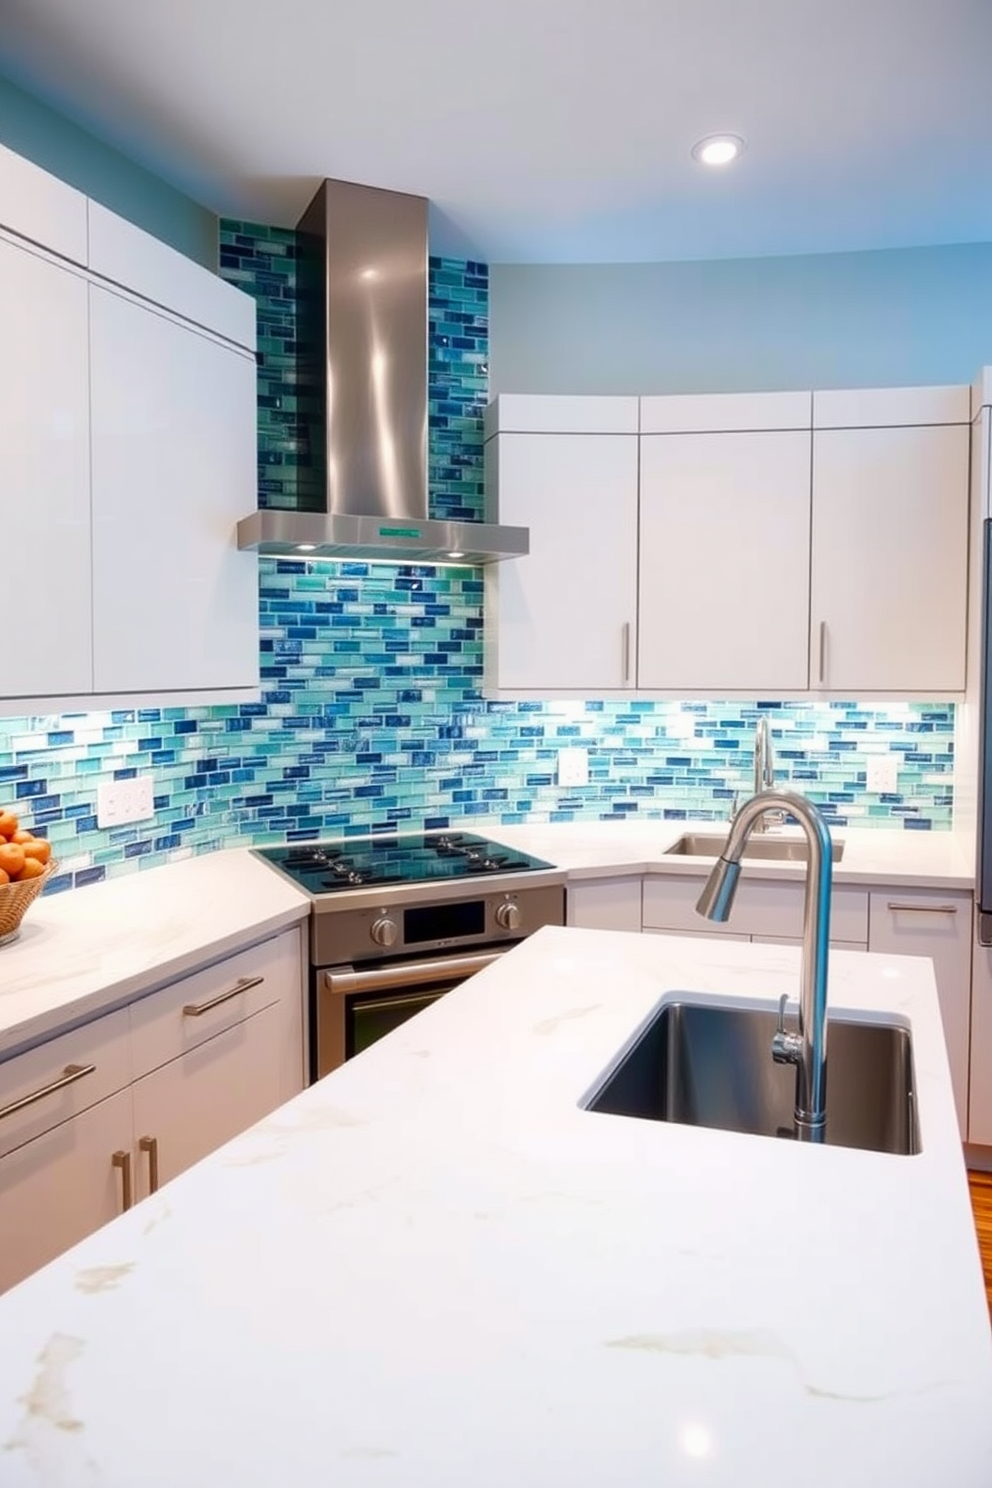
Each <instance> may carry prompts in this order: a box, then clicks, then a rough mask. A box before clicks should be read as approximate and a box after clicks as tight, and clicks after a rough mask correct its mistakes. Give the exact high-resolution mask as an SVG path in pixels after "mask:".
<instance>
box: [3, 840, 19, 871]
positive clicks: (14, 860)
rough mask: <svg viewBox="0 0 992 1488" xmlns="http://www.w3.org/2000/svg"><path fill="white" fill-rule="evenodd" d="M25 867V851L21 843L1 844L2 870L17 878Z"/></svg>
mask: <svg viewBox="0 0 992 1488" xmlns="http://www.w3.org/2000/svg"><path fill="white" fill-rule="evenodd" d="M23 867H24V849H23V847H22V846H21V844H20V843H19V842H0V868H2V869H3V871H4V873H6V874H7V875H8V877H10V878H16V877H17V875H18V874H19V873H20V871H21V869H22V868H23Z"/></svg>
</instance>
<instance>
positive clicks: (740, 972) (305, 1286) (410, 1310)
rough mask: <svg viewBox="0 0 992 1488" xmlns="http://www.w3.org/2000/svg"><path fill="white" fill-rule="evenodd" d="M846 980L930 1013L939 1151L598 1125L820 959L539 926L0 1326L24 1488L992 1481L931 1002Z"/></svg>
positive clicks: (989, 1340)
mask: <svg viewBox="0 0 992 1488" xmlns="http://www.w3.org/2000/svg"><path fill="white" fill-rule="evenodd" d="M837 961H838V964H839V966H841V968H842V970H843V973H844V974H843V977H842V979H840V980H839V981H838V985H837V986H836V987H835V988H834V1007H835V1010H836V1011H837V1012H842V1013H843V1014H844V1015H845V1016H861V1017H867V1016H875V1017H877V1016H884V1017H892V1016H900V1017H903V1018H905V1019H906V1021H907V1022H908V1025H909V1027H910V1030H911V1033H912V1037H913V1040H914V1048H915V1053H916V1058H917V1083H918V1096H919V1120H920V1130H921V1135H922V1148H923V1150H922V1151H921V1152H920V1153H919V1154H918V1155H917V1156H915V1157H913V1158H911V1159H903V1158H893V1157H890V1156H887V1155H885V1154H877V1153H872V1152H856V1151H851V1150H849V1149H842V1148H836V1147H810V1146H807V1145H806V1144H801V1143H793V1142H774V1141H768V1140H766V1139H761V1138H749V1137H746V1136H740V1135H738V1134H734V1133H726V1132H720V1131H710V1130H701V1129H695V1128H690V1127H681V1126H677V1125H674V1124H668V1123H658V1122H651V1121H643V1120H628V1119H626V1118H609V1119H603V1120H598V1119H593V1118H591V1117H590V1115H589V1113H588V1112H585V1111H583V1110H581V1109H580V1106H579V1101H580V1098H581V1096H582V1093H583V1091H584V1090H585V1089H587V1088H588V1086H589V1083H590V1081H591V1080H592V1079H593V1078H594V1077H595V1076H596V1074H597V1073H598V1072H599V1071H601V1070H602V1069H603V1068H604V1067H605V1066H606V1065H607V1064H608V1063H609V1061H610V1060H611V1059H612V1058H613V1057H614V1056H615V1054H616V1053H617V1051H618V1050H619V1049H620V1048H621V1047H622V1046H623V1045H624V1043H625V1042H626V1041H629V1039H630V1038H631V1036H632V1033H633V1031H634V1030H635V1029H636V1028H637V1027H638V1026H639V1025H640V1024H641V1023H642V1022H643V1021H644V1019H645V1018H646V1017H647V1015H648V1014H649V1012H650V1011H651V1009H652V1008H653V1007H655V1006H656V1005H657V1003H658V1001H659V999H660V998H664V997H666V996H672V995H674V994H675V992H676V990H679V989H688V990H690V991H691V992H692V995H693V996H696V997H700V998H714V997H722V998H724V999H726V998H728V997H730V998H735V999H743V1000H746V1001H748V1002H749V1003H751V1004H754V1005H760V1006H770V1007H774V1005H775V1002H776V999H777V997H778V996H779V995H780V993H781V992H783V991H784V992H786V993H788V994H789V995H792V996H794V995H795V992H796V984H797V975H798V960H797V957H796V955H795V953H794V951H793V950H792V949H791V948H788V947H780V946H765V945H738V944H732V943H726V944H723V943H717V944H714V943H711V942H706V941H700V940H695V939H693V938H691V937H685V938H682V937H680V938H673V937H668V936H663V935H657V936H648V935H637V934H626V933H620V932H615V931H589V930H576V929H566V928H554V929H544V930H541V931H539V932H538V933H537V934H536V935H534V936H532V937H530V938H529V939H528V940H527V941H525V942H524V943H523V944H522V945H520V946H518V947H517V948H515V949H514V950H513V951H511V952H510V953H509V954H508V955H506V956H504V957H503V958H501V959H500V960H499V961H498V962H496V963H494V964H493V965H491V966H489V967H487V968H486V970H485V971H483V972H481V973H480V974H479V975H478V976H476V977H474V978H472V979H471V980H470V981H469V982H466V983H464V984H463V985H462V986H461V987H459V988H458V989H456V990H455V991H454V992H452V993H451V994H450V995H449V996H448V997H446V998H445V999H443V1001H442V1002H440V1003H438V1004H436V1005H435V1006H434V1007H433V1008H431V1009H429V1010H428V1012H427V1013H425V1014H422V1015H420V1016H419V1017H418V1018H417V1019H416V1020H414V1021H413V1022H411V1023H408V1024H406V1025H404V1026H403V1027H401V1028H399V1029H397V1030H396V1031H395V1032H394V1033H393V1034H391V1035H390V1036H388V1037H387V1038H386V1039H384V1040H382V1041H380V1042H379V1043H377V1044H376V1045H374V1046H373V1047H372V1048H371V1049H369V1050H367V1051H366V1052H365V1053H363V1054H362V1055H360V1056H359V1057H358V1058H356V1059H354V1060H352V1061H350V1062H349V1063H348V1064H347V1065H345V1066H344V1067H343V1068H341V1069H340V1070H338V1071H336V1072H335V1073H334V1074H332V1075H331V1076H329V1077H328V1078H327V1079H325V1080H323V1081H321V1082H319V1083H318V1084H317V1085H314V1086H312V1087H311V1088H310V1089H309V1090H307V1091H305V1092H303V1094H301V1095H300V1096H299V1097H297V1098H296V1099H295V1100H294V1101H292V1102H291V1103H289V1104H288V1105H287V1106H286V1107H284V1108H283V1110H282V1111H280V1112H279V1113H277V1114H275V1115H274V1116H272V1117H269V1118H267V1119H266V1120H265V1121H264V1122H262V1123H259V1125H258V1126H257V1127H255V1128H253V1129H252V1130H251V1131H249V1132H247V1133H245V1134H244V1135H243V1136H242V1137H239V1138H237V1139H235V1141H234V1142H232V1143H229V1144H228V1145H227V1146H226V1147H225V1148H223V1149H222V1150H221V1151H220V1152H218V1153H216V1154H214V1155H213V1156H212V1157H210V1158H208V1159H207V1160H206V1161H204V1162H202V1163H199V1164H197V1165H196V1166H195V1167H194V1168H192V1169H190V1170H188V1171H187V1172H186V1173H185V1174H183V1175H182V1176H181V1177H180V1178H178V1179H176V1180H175V1181H174V1182H173V1183H171V1184H170V1185H169V1186H168V1188H167V1190H166V1191H165V1192H166V1194H167V1203H168V1223H156V1224H151V1223H150V1222H149V1216H151V1217H152V1218H153V1219H159V1217H160V1216H161V1213H162V1210H161V1205H163V1204H164V1203H165V1202H166V1200H165V1199H164V1197H163V1196H162V1195H160V1196H158V1199H157V1201H154V1200H153V1201H146V1202H145V1203H142V1204H139V1205H137V1206H136V1207H135V1208H134V1209H133V1210H131V1211H130V1212H129V1213H127V1214H125V1215H122V1216H121V1217H120V1218H119V1219H117V1220H115V1221H114V1222H113V1223H111V1224H110V1225H108V1226H107V1227H106V1228H105V1229H103V1230H101V1231H99V1232H98V1233H97V1234H95V1235H93V1236H91V1237H89V1239H87V1240H86V1241H84V1242H83V1243H82V1244H81V1245H79V1246H77V1247H75V1248H74V1250H73V1251H71V1252H69V1253H68V1254H67V1255H66V1256H65V1257H62V1258H61V1259H59V1260H57V1261H56V1262H54V1263H53V1264H52V1265H50V1266H48V1267H46V1268H44V1269H43V1270H42V1271H40V1272H39V1273H37V1275H35V1276H34V1277H30V1278H28V1280H27V1281H25V1282H24V1283H22V1284H21V1285H20V1286H18V1287H15V1288H13V1289H12V1290H11V1291H10V1292H8V1293H7V1294H6V1295H5V1296H4V1297H2V1298H0V1337H2V1338H3V1348H2V1349H0V1441H3V1442H5V1443H6V1444H7V1447H8V1450H7V1452H6V1453H5V1454H4V1458H3V1469H2V1470H0V1480H2V1481H3V1484H4V1488H36V1485H37V1483H38V1482H44V1481H51V1482H53V1483H54V1482H60V1481H62V1482H65V1483H66V1484H68V1483H73V1484H75V1483H77V1482H78V1483H89V1482H92V1483H93V1484H94V1485H98V1488H134V1484H135V1483H140V1484H141V1488H175V1484H176V1483H178V1482H183V1481H188V1480H189V1470H190V1463H198V1462H202V1463H209V1470H210V1477H211V1481H212V1482H215V1483H218V1484H227V1483H232V1484H233V1483H237V1484H238V1488H271V1485H272V1484H273V1483H275V1482H291V1483H292V1484H293V1485H294V1488H323V1485H326V1483H327V1482H328V1481H329V1478H328V1473H330V1474H331V1476H332V1477H334V1476H335V1468H334V1467H333V1466H332V1464H338V1465H339V1468H338V1470H337V1471H338V1472H339V1474H340V1478H341V1482H342V1484H343V1485H344V1488H360V1485H364V1484H367V1483H368V1484H371V1483H373V1482H374V1483H376V1484H381V1485H382V1488H414V1485H425V1488H426V1485H430V1488H464V1485H465V1484H471V1485H472V1488H506V1484H507V1483H519V1484H521V1485H531V1484H533V1485H534V1488H537V1485H539V1484H540V1485H542V1488H544V1485H553V1488H559V1485H561V1488H565V1485H568V1488H603V1485H604V1484H606V1483H609V1484H610V1488H645V1485H646V1484H649V1483H652V1484H653V1483H664V1484H665V1485H666V1488H694V1485H697V1484H701V1483H704V1482H705V1483H706V1484H708V1485H709V1488H743V1485H747V1488H750V1485H752V1484H754V1485H758V1484H760V1485H761V1488H796V1484H797V1483H801V1484H802V1488H838V1485H839V1484H843V1485H844V1488H869V1485H871V1488H877V1485H878V1484H879V1483H882V1484H885V1485H886V1488H888V1485H889V1484H892V1485H899V1488H934V1484H945V1483H946V1484H948V1485H951V1484H953V1485H954V1488H988V1485H989V1483H990V1482H992V1413H990V1411H989V1408H988V1402H989V1399H990V1398H992V1336H990V1333H989V1327H988V1316H987V1312H986V1309H985V1303H984V1289H983V1286H982V1278H981V1270H980V1265H979V1258H978V1252H977V1245H976V1241H975V1234H974V1228H973V1225H972V1221H971V1211H970V1205H969V1200H968V1192H967V1184H966V1180H965V1173H964V1167H963V1161H962V1156H961V1148H960V1142H959V1138H958V1133H957V1122H956V1115H955V1109H954V1103H953V1097H952V1093H951V1089H950V1082H949V1074H948V1070H947V1065H946V1060H945V1059H943V1057H942V1055H943V1049H942V1032H941V1021H940V1012H939V1007H938V1003H937V999H936V991H935V986H934V982H933V974H932V971H931V969H930V967H929V965H927V964H926V963H925V962H920V961H918V960H916V959H914V958H909V957H898V956H891V957H890V956H880V955H867V954H854V953H848V954H847V955H843V954H839V955H838V958H837ZM893 972H895V973H898V975H895V976H893V975H891V974H890V973H893ZM607 987H608V988H609V996H608V997H607V996H604V995H603V992H604V988H607ZM575 1009H581V1010H582V1012H583V1016H581V1017H578V1018H574V1017H573V1018H569V1017H568V1016H566V1015H567V1014H568V1013H569V1012H570V1011H573V1010H575ZM542 1025H543V1026H554V1028H555V1032H554V1033H553V1034H552V1035H550V1036H549V1035H548V1033H542V1032H540V1031H539V1030H540V1028H541V1026H542ZM424 1052H429V1054H430V1059H429V1060H427V1061H425V1060H423V1059H422V1058H420V1057H417V1056H418V1055H421V1054H423V1053H424ZM266 1154H270V1155H271V1157H272V1159H273V1160H270V1161H253V1160H252V1159H253V1158H257V1157H259V1156H261V1155H266ZM156 1202H157V1203H158V1204H159V1206H160V1207H159V1208H158V1209H156V1208H155V1207H154V1205H155V1203H156ZM125 1268H130V1269H127V1270H125ZM80 1277H84V1278H89V1279H92V1280H93V1283H94V1284H93V1285H86V1286H84V1288H83V1289H82V1290H81V1289H80V1287H79V1285H78V1282H79V1279H80ZM125 1359H126V1360H131V1361H133V1360H138V1359H140V1361H141V1367H140V1369H122V1367H121V1361H122V1360H125ZM219 1382H220V1383H219ZM163 1400H168V1401H169V1418H168V1419H169V1429H168V1431H167V1432H163V1431H162V1430H161V1408H162V1406H161V1403H162V1401H163ZM76 1423H80V1424H79V1425H78V1428H77V1424H76ZM81 1423H85V1429H83V1426H82V1424H81ZM83 1439H85V1442H86V1453H85V1455H86V1461H85V1462H84V1461H83V1456H82V1453H81V1454H80V1455H79V1456H78V1458H77V1457H67V1456H66V1452H65V1448H66V1445H67V1444H72V1443H73V1442H74V1441H75V1442H80V1441H82V1440H83ZM149 1441H153V1442H154V1443H155V1450H154V1452H149V1450H148V1443H149ZM29 1447H30V1450H29ZM797 1463H800V1464H801V1472H800V1471H799V1469H798V1468H797V1466H796V1464H797ZM60 1474H61V1477H60ZM335 1480H336V1479H335Z"/></svg>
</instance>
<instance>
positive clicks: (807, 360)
mask: <svg viewBox="0 0 992 1488" xmlns="http://www.w3.org/2000/svg"><path fill="white" fill-rule="evenodd" d="M491 314H492V347H491V353H492V356H491V368H490V375H491V387H492V391H493V393H494V394H495V393H499V392H508V393H675V392H678V393H691V392H745V391H755V390H762V389H767V390H778V389H790V388H830V387H901V386H906V385H926V384H928V383H964V382H970V381H971V380H972V378H973V377H974V375H975V373H976V372H977V370H978V368H979V367H981V366H984V365H985V364H986V363H990V362H992V243H970V244H964V245H961V246H954V247H944V248H905V249H897V250H896V249H894V250H891V251H878V252H869V253H829V254H814V255H797V256H795V257H790V258H750V259H721V260H712V261H707V262H694V263H652V264H543V265H526V264H524V265H521V264H503V265H494V266H493V269H492V303H491Z"/></svg>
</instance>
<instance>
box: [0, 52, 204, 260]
mask: <svg viewBox="0 0 992 1488" xmlns="http://www.w3.org/2000/svg"><path fill="white" fill-rule="evenodd" d="M0 45H2V33H0ZM0 144H4V145H6V146H7V147H8V148H9V149H11V150H16V151H17V153H18V154H19V155H23V156H25V157H26V158H27V159H28V160H33V161H34V162H35V164H36V165H40V166H43V167H44V169H45V170H47V171H51V173H52V175H53V176H58V177H60V179H61V180H63V181H68V183H69V184H70V186H75V187H76V188H77V190H79V191H82V192H85V194H86V195H87V196H92V197H93V198H94V200H95V201H98V202H101V203H102V204H103V206H105V207H109V208H110V210H111V211H112V212H119V213H120V215H121V216H122V217H127V218H128V219H129V221H131V222H135V223H137V225H138V226H139V227H142V228H144V229H145V231H146V232H150V233H153V234H154V236H155V237H157V238H161V239H162V241H163V242H165V243H169V244H170V245H171V246H172V247H173V248H178V250H179V251H180V253H185V254H186V256H187V257H188V258H193V259H195V260H196V261H197V263H202V264H205V265H206V266H207V268H210V269H216V267H217V217H216V215H215V214H214V213H213V212H209V211H208V210H207V208H206V207H202V206H201V205H200V204H199V202H195V201H192V200H191V199H190V198H189V197H188V196H184V195H183V193H182V192H181V191H177V190H175V188H174V187H172V186H169V185H167V184H166V182H165V181H162V180H160V179H159V178H158V177H157V176H154V175H152V173H151V172H150V171H146V170H144V169H142V167H141V166H140V165H135V163H134V161H133V160H128V158H127V157H126V156H125V155H122V154H121V153H120V151H118V150H114V149H112V148H111V147H110V146H109V145H105V144H103V142H102V141H101V140H98V139H97V138H96V137H95V135H92V134H89V133H88V132H87V131H86V130H85V129H82V128H80V126H79V125H78V124H74V123H72V121H71V120H70V119H67V118H66V117H65V116H64V115H62V114H59V113H56V111H55V110H54V109H52V108H49V107H48V105H47V104H45V103H42V102H41V101H40V100H39V99H37V98H34V97H32V96H31V94H29V93H26V92H25V91H24V90H23V88H19V87H17V86H16V84H14V83H12V82H11V81H10V79H9V78H6V77H4V76H2V75H0Z"/></svg>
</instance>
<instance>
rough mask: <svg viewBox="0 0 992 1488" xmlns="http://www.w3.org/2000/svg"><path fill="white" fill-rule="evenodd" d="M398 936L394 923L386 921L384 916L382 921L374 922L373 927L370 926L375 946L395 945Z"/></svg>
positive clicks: (393, 921)
mask: <svg viewBox="0 0 992 1488" xmlns="http://www.w3.org/2000/svg"><path fill="white" fill-rule="evenodd" d="M398 934H399V931H398V930H397V928H396V921H395V920H390V919H388V918H387V917H386V916H385V915H383V917H382V919H380V920H376V921H375V923H374V925H373V926H372V939H373V940H374V941H375V943H376V945H380V946H391V945H395V944H396V937H397V935H398Z"/></svg>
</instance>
